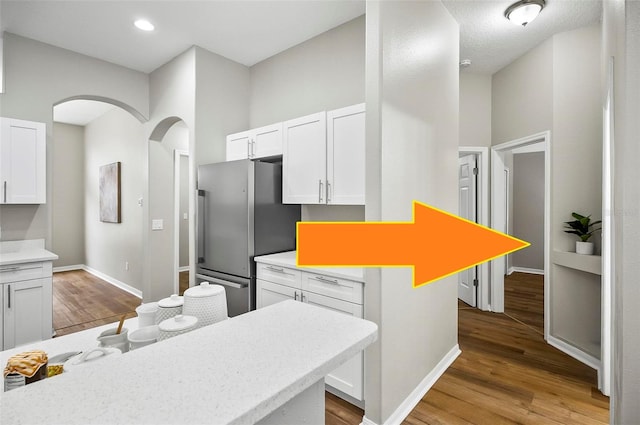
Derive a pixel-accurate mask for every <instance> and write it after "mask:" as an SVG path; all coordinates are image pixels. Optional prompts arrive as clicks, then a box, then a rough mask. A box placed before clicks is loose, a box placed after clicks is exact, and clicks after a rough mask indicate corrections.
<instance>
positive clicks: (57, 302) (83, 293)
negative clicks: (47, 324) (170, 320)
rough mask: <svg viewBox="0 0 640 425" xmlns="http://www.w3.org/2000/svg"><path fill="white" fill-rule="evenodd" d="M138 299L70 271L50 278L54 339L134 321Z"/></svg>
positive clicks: (82, 273) (87, 276)
mask: <svg viewBox="0 0 640 425" xmlns="http://www.w3.org/2000/svg"><path fill="white" fill-rule="evenodd" d="M139 305H140V299H139V298H138V297H136V296H134V295H131V294H129V293H128V292H125V291H123V290H121V289H118V288H116V287H115V286H113V285H110V284H109V283H107V282H105V281H104V280H102V279H100V278H97V277H95V276H93V275H92V274H89V273H87V272H85V271H84V270H74V271H69V272H59V273H54V274H53V327H54V329H55V331H56V335H57V336H62V335H67V334H70V333H73V332H78V331H81V330H84V329H89V328H94V327H96V326H100V325H106V324H108V323H113V322H117V321H118V320H120V317H121V316H122V315H123V314H124V315H126V317H127V318H130V317H135V316H136V313H135V308H136V307H137V306H139Z"/></svg>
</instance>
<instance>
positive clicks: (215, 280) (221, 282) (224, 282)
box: [196, 274, 249, 289]
mask: <svg viewBox="0 0 640 425" xmlns="http://www.w3.org/2000/svg"><path fill="white" fill-rule="evenodd" d="M196 277H197V278H198V279H202V280H206V281H207V282H210V283H217V284H219V285H222V286H229V287H231V288H235V289H242V288H246V287H247V286H249V284H248V283H235V282H230V281H228V280H222V279H218V278H217V277H211V276H206V275H203V274H196Z"/></svg>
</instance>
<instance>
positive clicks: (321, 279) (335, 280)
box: [315, 276, 339, 285]
mask: <svg viewBox="0 0 640 425" xmlns="http://www.w3.org/2000/svg"><path fill="white" fill-rule="evenodd" d="M315 279H316V280H319V281H320V282H326V283H333V284H334V285H338V284H339V282H338V280H337V279H329V278H326V277H324V276H316V277H315Z"/></svg>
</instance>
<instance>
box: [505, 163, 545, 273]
mask: <svg viewBox="0 0 640 425" xmlns="http://www.w3.org/2000/svg"><path fill="white" fill-rule="evenodd" d="M511 173H512V176H513V196H512V200H513V208H512V209H511V211H512V213H513V219H512V224H513V233H511V234H512V235H513V236H515V237H516V238H518V239H522V240H524V241H527V242H529V243H530V244H531V246H530V247H528V248H527V249H522V250H519V251H516V252H514V253H513V254H511V255H510V257H511V265H512V266H513V267H524V268H528V269H537V270H544V153H543V152H530V153H519V154H516V155H513V168H512V170H511Z"/></svg>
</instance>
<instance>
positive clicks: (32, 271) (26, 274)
mask: <svg viewBox="0 0 640 425" xmlns="http://www.w3.org/2000/svg"><path fill="white" fill-rule="evenodd" d="M51 273H52V266H51V262H50V261H43V262H37V263H22V264H7V265H5V266H0V283H11V282H20V281H23V280H30V279H39V278H42V277H51Z"/></svg>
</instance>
